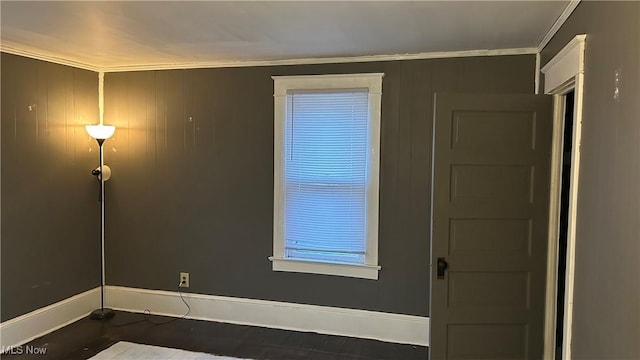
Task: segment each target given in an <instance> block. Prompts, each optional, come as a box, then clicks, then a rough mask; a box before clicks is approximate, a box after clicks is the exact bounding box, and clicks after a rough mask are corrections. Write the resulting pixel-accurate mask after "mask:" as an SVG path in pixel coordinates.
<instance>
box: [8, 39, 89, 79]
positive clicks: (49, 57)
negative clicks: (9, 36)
mask: <svg viewBox="0 0 640 360" xmlns="http://www.w3.org/2000/svg"><path fill="white" fill-rule="evenodd" d="M0 51H2V52H5V53H8V54H13V55H19V56H24V57H28V58H32V59H36V60H42V61H47V62H51V63H54V64H60V65H66V66H71V67H74V68H78V69H84V70H90V71H95V72H100V67H98V66H94V65H91V64H87V63H84V62H81V61H76V60H71V59H67V58H64V57H60V56H57V55H53V54H50V53H48V52H46V51H43V50H40V49H34V48H30V47H28V46H25V45H20V44H16V43H12V42H8V41H4V40H3V41H2V43H0Z"/></svg>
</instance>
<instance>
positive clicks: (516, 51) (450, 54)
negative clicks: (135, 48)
mask: <svg viewBox="0 0 640 360" xmlns="http://www.w3.org/2000/svg"><path fill="white" fill-rule="evenodd" d="M537 52H538V49H537V48H535V47H532V48H513V49H494V50H465V51H441V52H425V53H417V54H393V55H365V56H347V57H324V58H323V57H320V58H303V59H282V60H249V61H231V62H215V61H214V62H193V63H173V64H153V65H130V66H129V65H127V66H110V67H104V68H102V71H104V72H124V71H145V70H176V69H200V68H229V67H251V66H283V65H310V64H335V63H356V62H374V61H399V60H420V59H440V58H455V57H472V56H501V55H533V54H536V53H537Z"/></svg>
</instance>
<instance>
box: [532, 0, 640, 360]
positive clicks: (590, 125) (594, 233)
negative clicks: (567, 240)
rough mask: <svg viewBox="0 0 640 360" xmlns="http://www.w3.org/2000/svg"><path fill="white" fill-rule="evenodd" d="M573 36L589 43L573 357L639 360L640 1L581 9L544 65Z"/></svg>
mask: <svg viewBox="0 0 640 360" xmlns="http://www.w3.org/2000/svg"><path fill="white" fill-rule="evenodd" d="M576 34H587V42H586V59H585V83H584V84H585V92H584V113H583V124H582V159H581V165H580V166H581V168H580V183H579V199H578V213H577V214H578V218H577V234H576V268H575V271H576V272H575V300H574V314H573V342H572V349H573V358H574V359H640V341H639V340H640V105H639V104H640V2H636V1H633V2H623V3H622V2H591V1H586V2H585V1H583V2H581V3H580V5H579V6H578V7H577V8H576V10H575V11H574V13H573V14H572V15H571V16H570V17H569V19H568V20H567V22H566V23H565V24H564V25H563V26H562V28H561V29H560V31H559V32H558V33H557V34H556V35H555V36H554V37H553V39H552V41H551V42H550V43H549V44H548V45H547V47H546V48H545V49H544V51H543V52H542V64H545V63H546V62H547V61H548V60H549V59H551V58H552V57H553V56H554V55H555V54H556V53H557V52H558V50H559V49H561V48H562V47H563V46H564V45H565V44H566V43H567V42H568V41H569V40H570V39H571V38H573V37H574V36H575V35H576ZM616 69H619V70H620V71H621V74H622V76H621V86H620V101H615V100H614V99H613V90H614V73H615V70H616Z"/></svg>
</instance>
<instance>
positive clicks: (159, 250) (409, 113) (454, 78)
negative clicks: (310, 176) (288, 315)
mask: <svg viewBox="0 0 640 360" xmlns="http://www.w3.org/2000/svg"><path fill="white" fill-rule="evenodd" d="M534 63H535V58H534V56H532V55H526V56H505V57H479V58H457V59H455V58H454V59H437V60H419V61H396V62H377V63H353V64H326V65H303V66H279V67H250V68H225V69H197V70H174V71H146V72H129V73H109V74H106V78H105V86H106V87H105V94H106V98H105V109H106V113H105V121H106V122H107V123H111V124H115V125H117V126H118V127H119V129H118V130H117V131H116V134H115V139H110V140H108V141H107V143H105V146H106V148H107V155H106V162H107V163H108V164H110V165H111V166H112V168H113V171H114V175H113V179H112V180H110V181H109V183H108V189H107V190H108V195H107V197H108V201H107V211H108V214H107V215H108V229H107V230H108V231H107V269H108V271H107V283H108V284H110V285H122V286H132V287H140V288H151V289H164V290H175V289H176V285H177V282H178V273H179V272H180V271H187V272H190V273H191V278H190V280H191V288H190V291H192V292H196V293H203V294H214V295H224V296H234V297H242V298H256V299H267V300H279V301H287V302H295V303H305V304H318V305H327V306H338V307H346V308H359V309H366V310H376V311H385V312H393V313H404V314H412V315H423V316H424V315H427V314H428V304H429V267H428V264H429V232H430V230H429V221H430V220H429V219H430V213H429V211H430V210H429V209H430V201H429V198H430V194H429V189H430V175H429V173H430V166H431V165H430V158H431V153H430V151H431V128H432V125H431V124H432V120H431V117H432V111H433V109H432V98H433V93H434V92H436V91H451V92H453V91H455V92H493V93H508V92H511V93H532V92H533V79H534ZM358 72H384V73H385V77H384V80H383V93H384V94H383V97H382V151H381V183H380V184H381V185H380V192H381V195H380V203H381V204H380V236H379V258H380V265H381V266H382V271H381V272H380V279H379V280H378V281H374V280H365V279H354V278H345V277H335V276H326V275H312V274H299V273H284V272H273V271H271V263H270V262H269V260H267V257H268V256H270V255H272V221H273V220H272V218H273V209H272V208H273V81H272V79H271V76H272V75H293V74H296V75H300V74H328V73H358Z"/></svg>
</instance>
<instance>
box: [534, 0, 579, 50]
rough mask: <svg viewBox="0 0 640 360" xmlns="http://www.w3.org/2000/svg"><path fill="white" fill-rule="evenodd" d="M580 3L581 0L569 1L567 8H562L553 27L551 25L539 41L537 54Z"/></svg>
mask: <svg viewBox="0 0 640 360" xmlns="http://www.w3.org/2000/svg"><path fill="white" fill-rule="evenodd" d="M580 1H581V0H570V1H569V3H568V4H567V6H566V7H565V8H564V10H563V11H562V13H561V14H560V16H559V17H558V19H556V22H555V23H553V25H551V28H550V29H549V31H547V33H546V34H545V35H544V37H543V38H542V40H541V41H540V44H538V50H537V52H542V50H543V49H544V47H545V46H547V44H548V43H549V41H551V38H553V36H554V35H555V34H556V33H557V32H558V30H560V28H561V27H562V25H563V24H564V23H565V21H567V19H568V18H569V16H570V15H571V14H572V13H573V10H575V9H576V7H578V5H579V4H580Z"/></svg>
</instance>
